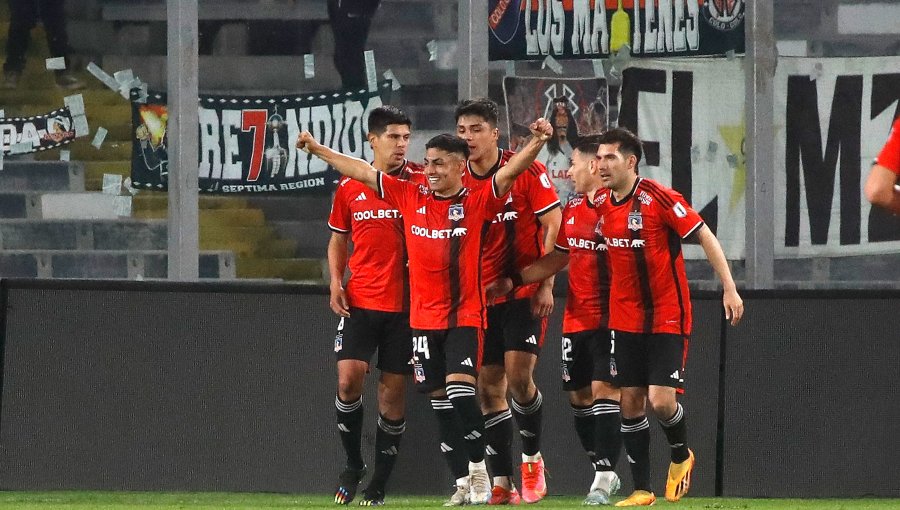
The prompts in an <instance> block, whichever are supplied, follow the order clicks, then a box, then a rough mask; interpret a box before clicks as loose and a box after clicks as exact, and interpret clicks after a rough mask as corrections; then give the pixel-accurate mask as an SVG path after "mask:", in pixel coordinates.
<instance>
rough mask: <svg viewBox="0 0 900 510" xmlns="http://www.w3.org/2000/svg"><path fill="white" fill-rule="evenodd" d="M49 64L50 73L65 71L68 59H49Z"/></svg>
mask: <svg viewBox="0 0 900 510" xmlns="http://www.w3.org/2000/svg"><path fill="white" fill-rule="evenodd" d="M46 62H47V70H48V71H63V70H65V68H66V58H65V57H53V58H48V59H47V60H46Z"/></svg>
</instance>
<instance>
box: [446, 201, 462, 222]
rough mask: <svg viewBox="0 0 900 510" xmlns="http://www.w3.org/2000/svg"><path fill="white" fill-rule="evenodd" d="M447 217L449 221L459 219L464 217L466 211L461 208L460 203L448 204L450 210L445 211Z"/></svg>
mask: <svg viewBox="0 0 900 510" xmlns="http://www.w3.org/2000/svg"><path fill="white" fill-rule="evenodd" d="M447 217H448V218H450V221H459V220H461V219H463V218H465V217H466V212H465V210H463V205H462V204H453V205H451V206H450V211H449V212H448V213H447Z"/></svg>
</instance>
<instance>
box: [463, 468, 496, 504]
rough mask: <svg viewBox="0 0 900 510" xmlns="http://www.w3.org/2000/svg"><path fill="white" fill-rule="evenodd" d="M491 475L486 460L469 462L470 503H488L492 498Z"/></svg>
mask: <svg viewBox="0 0 900 510" xmlns="http://www.w3.org/2000/svg"><path fill="white" fill-rule="evenodd" d="M491 488H492V487H491V477H490V476H488V472H487V467H486V466H485V464H484V461H481V462H478V463H473V462H469V504H472V505H486V504H487V502H488V501H489V500H490V499H491Z"/></svg>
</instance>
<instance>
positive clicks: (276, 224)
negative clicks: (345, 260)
mask: <svg viewBox="0 0 900 510" xmlns="http://www.w3.org/2000/svg"><path fill="white" fill-rule="evenodd" d="M270 225H271V226H272V229H273V230H275V233H276V235H278V237H281V238H284V239H292V240H294V241H295V242H296V243H297V249H296V254H297V256H298V257H319V258H324V257H325V256H326V253H327V250H328V240H329V239H330V238H331V230H329V228H328V221H327V220H294V221H273V222H270Z"/></svg>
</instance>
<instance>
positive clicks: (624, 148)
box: [599, 127, 644, 163]
mask: <svg viewBox="0 0 900 510" xmlns="http://www.w3.org/2000/svg"><path fill="white" fill-rule="evenodd" d="M599 143H600V144H603V145H606V144H613V143H617V144H619V152H621V153H622V154H625V155H629V156H630V155H634V156H637V162H638V163H640V162H641V157H642V156H643V155H644V144H643V143H642V142H641V139H640V138H638V137H637V135H636V134H634V133H632V132H631V131H629V130H628V129H626V128H623V127H617V128H613V129H610V130H609V131H606V132H605V133H603V134H602V135H600V140H599Z"/></svg>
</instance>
